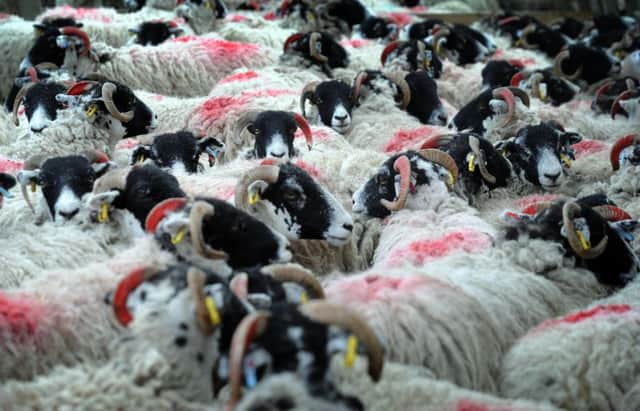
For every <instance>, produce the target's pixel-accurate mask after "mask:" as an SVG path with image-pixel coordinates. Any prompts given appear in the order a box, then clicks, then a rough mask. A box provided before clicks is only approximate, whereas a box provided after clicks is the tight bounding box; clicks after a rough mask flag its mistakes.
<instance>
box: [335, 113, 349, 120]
mask: <svg viewBox="0 0 640 411" xmlns="http://www.w3.org/2000/svg"><path fill="white" fill-rule="evenodd" d="M334 117H335V119H336V120H340V121H345V120H346V119H347V115H346V114H345V115H344V116H334Z"/></svg>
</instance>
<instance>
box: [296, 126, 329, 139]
mask: <svg viewBox="0 0 640 411" xmlns="http://www.w3.org/2000/svg"><path fill="white" fill-rule="evenodd" d="M311 135H312V136H313V141H327V140H331V136H330V135H329V133H328V132H327V130H325V129H324V128H316V127H311ZM293 137H294V138H302V139H304V138H305V135H304V133H303V132H302V130H300V129H298V130H297V131H296V133H295V134H294V135H293Z"/></svg>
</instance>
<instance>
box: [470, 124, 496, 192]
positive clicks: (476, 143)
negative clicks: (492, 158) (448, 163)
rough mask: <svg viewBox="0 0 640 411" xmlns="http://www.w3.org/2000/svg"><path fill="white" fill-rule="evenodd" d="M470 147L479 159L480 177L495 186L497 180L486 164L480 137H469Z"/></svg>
mask: <svg viewBox="0 0 640 411" xmlns="http://www.w3.org/2000/svg"><path fill="white" fill-rule="evenodd" d="M469 147H471V151H473V154H475V155H476V158H477V159H478V168H479V169H480V175H481V176H482V178H484V179H485V180H486V181H488V182H489V183H491V184H495V183H496V181H497V179H496V177H495V176H494V175H493V174H491V173H490V172H489V170H487V165H486V164H485V159H484V153H483V152H482V150H480V140H479V139H478V137H476V136H474V135H469Z"/></svg>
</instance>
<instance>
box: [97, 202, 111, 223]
mask: <svg viewBox="0 0 640 411" xmlns="http://www.w3.org/2000/svg"><path fill="white" fill-rule="evenodd" d="M108 219H109V205H108V204H107V203H102V205H101V206H100V212H99V213H98V222H99V223H104V222H105V221H107V220H108Z"/></svg>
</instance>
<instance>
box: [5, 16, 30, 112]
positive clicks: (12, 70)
mask: <svg viewBox="0 0 640 411" xmlns="http://www.w3.org/2000/svg"><path fill="white" fill-rule="evenodd" d="M33 23H34V22H32V21H26V20H22V19H21V18H18V17H16V18H12V19H9V20H4V21H2V22H1V23H0V33H2V35H0V55H2V64H0V97H2V103H3V104H4V101H5V99H6V97H7V95H8V94H9V90H11V87H12V86H13V80H14V79H15V78H16V74H18V70H19V67H20V63H21V62H22V59H23V58H25V56H26V55H27V52H28V51H29V49H30V48H31V45H32V44H33V41H34V29H33ZM2 111H4V110H2Z"/></svg>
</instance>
